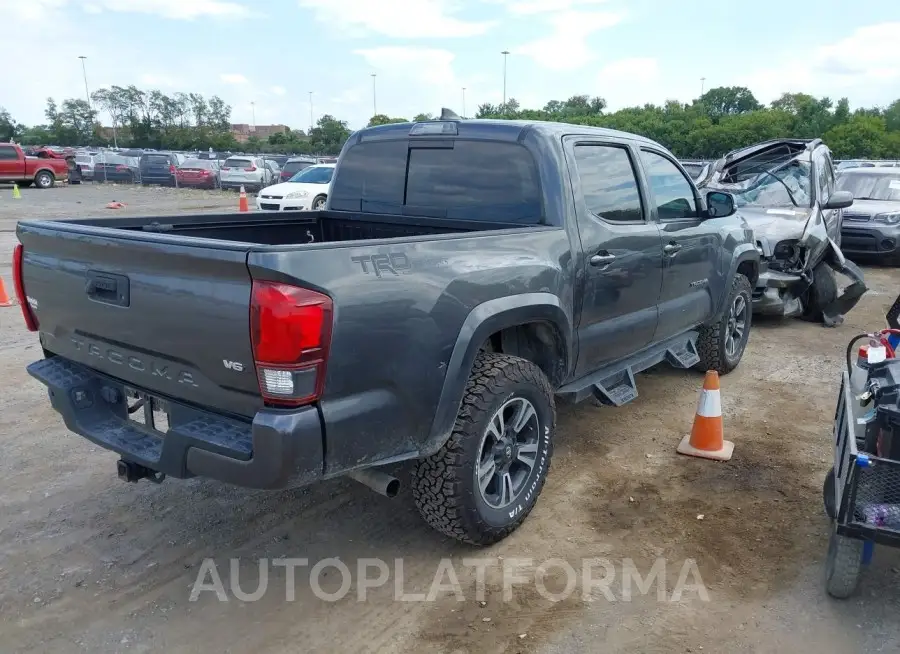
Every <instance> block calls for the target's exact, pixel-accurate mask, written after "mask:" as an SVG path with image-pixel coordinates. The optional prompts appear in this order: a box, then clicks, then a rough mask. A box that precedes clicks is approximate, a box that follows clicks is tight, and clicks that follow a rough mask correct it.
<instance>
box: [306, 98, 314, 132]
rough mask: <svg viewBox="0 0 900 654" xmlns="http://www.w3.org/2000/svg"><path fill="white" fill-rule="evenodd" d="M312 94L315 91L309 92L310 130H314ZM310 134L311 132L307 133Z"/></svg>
mask: <svg viewBox="0 0 900 654" xmlns="http://www.w3.org/2000/svg"><path fill="white" fill-rule="evenodd" d="M312 94H313V92H312V91H310V92H309V131H310V132H312V128H313V104H312ZM307 136H309V134H307Z"/></svg>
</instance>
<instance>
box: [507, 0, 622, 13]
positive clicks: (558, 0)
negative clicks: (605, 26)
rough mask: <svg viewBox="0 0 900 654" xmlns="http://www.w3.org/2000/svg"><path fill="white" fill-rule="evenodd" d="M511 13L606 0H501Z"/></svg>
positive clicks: (553, 9)
mask: <svg viewBox="0 0 900 654" xmlns="http://www.w3.org/2000/svg"><path fill="white" fill-rule="evenodd" d="M501 1H502V4H504V5H505V6H506V10H507V11H509V12H510V13H511V14H517V15H520V16H530V15H533V14H543V13H548V12H551V11H565V10H566V9H574V8H576V7H581V6H584V5H599V4H603V3H605V2H607V1H608V0H501Z"/></svg>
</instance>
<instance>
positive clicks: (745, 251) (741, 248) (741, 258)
mask: <svg viewBox="0 0 900 654" xmlns="http://www.w3.org/2000/svg"><path fill="white" fill-rule="evenodd" d="M747 261H751V262H753V264H754V265H755V266H756V275H757V279H758V278H759V273H760V272H761V265H760V258H759V250H757V249H756V245H755V244H754V243H742V244H740V245H738V246H737V247H736V248H735V249H734V255H733V256H732V257H731V267H730V269H729V270H728V277H727V278H726V279H725V288H726V289H730V288H731V282H732V281H734V276H735V275H737V270H738V268H739V267H740V265H741V264H742V263H745V262H747ZM754 283H755V282H754V281H753V280H752V279H751V280H750V284H751V286H752V285H753V284H754ZM726 295H727V291H726ZM724 302H725V297H722V298H721V301H720V304H719V306H718V307H716V311H715V313H714V315H719V311H720V310H721V309H722V303H724Z"/></svg>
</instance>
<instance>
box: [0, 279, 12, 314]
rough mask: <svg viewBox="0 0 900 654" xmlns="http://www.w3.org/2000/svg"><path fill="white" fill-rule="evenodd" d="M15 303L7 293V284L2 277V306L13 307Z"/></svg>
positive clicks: (0, 300) (0, 283) (0, 282)
mask: <svg viewBox="0 0 900 654" xmlns="http://www.w3.org/2000/svg"><path fill="white" fill-rule="evenodd" d="M14 304H15V302H13V301H12V300H11V299H10V298H9V295H7V294H6V286H5V285H4V284H3V278H2V277H0V307H11V306H12V305H14Z"/></svg>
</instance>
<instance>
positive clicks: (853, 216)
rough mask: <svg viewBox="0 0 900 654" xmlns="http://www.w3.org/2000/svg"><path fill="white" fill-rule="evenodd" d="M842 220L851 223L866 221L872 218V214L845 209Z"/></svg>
mask: <svg viewBox="0 0 900 654" xmlns="http://www.w3.org/2000/svg"><path fill="white" fill-rule="evenodd" d="M844 220H845V221H847V222H852V223H867V222H869V221H870V220H872V216H871V215H870V214H867V213H847V212H846V211H845V212H844Z"/></svg>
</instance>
